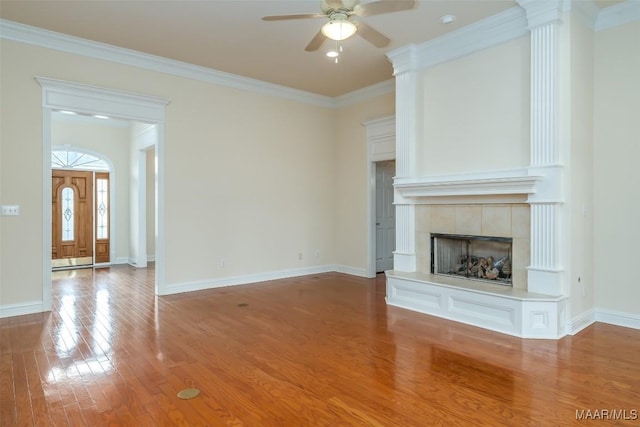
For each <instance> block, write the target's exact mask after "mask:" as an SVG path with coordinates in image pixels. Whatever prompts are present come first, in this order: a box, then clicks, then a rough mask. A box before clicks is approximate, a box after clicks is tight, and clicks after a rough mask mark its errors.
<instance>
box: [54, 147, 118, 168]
mask: <svg viewBox="0 0 640 427" xmlns="http://www.w3.org/2000/svg"><path fill="white" fill-rule="evenodd" d="M51 167H52V168H54V169H90V170H96V171H108V170H109V165H108V164H107V162H105V161H104V160H102V159H101V158H99V157H97V156H94V155H93V154H88V153H82V152H79V151H74V150H53V151H51Z"/></svg>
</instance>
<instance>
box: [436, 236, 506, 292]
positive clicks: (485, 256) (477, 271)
mask: <svg viewBox="0 0 640 427" xmlns="http://www.w3.org/2000/svg"><path fill="white" fill-rule="evenodd" d="M512 253H513V239H512V238H508V237H488V236H473V235H463V234H440V233H431V273H432V274H438V275H446V276H454V277H461V278H466V279H471V280H481V281H487V282H491V283H494V284H499V285H504V286H513V284H512V272H513V267H512V259H513V258H512V256H513V255H512Z"/></svg>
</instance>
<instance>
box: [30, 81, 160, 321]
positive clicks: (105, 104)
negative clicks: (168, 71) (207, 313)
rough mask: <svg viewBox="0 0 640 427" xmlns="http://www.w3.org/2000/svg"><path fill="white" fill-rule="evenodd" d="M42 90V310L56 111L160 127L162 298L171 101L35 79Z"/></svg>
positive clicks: (46, 300)
mask: <svg viewBox="0 0 640 427" xmlns="http://www.w3.org/2000/svg"><path fill="white" fill-rule="evenodd" d="M35 79H36V80H37V82H38V83H39V84H40V86H41V87H42V147H43V156H42V230H43V236H42V237H43V239H42V240H43V245H42V259H43V265H42V309H43V311H50V310H51V266H50V265H49V263H50V258H51V156H50V155H48V154H47V153H50V152H51V146H52V143H51V139H52V138H51V121H52V114H53V112H54V111H73V112H77V113H82V114H89V115H94V114H99V115H104V116H108V117H111V118H115V119H123V120H134V121H139V122H143V123H149V124H155V125H156V127H157V142H156V160H157V199H156V207H157V208H156V214H157V218H156V229H157V230H158V231H157V233H158V234H157V236H156V277H155V282H156V283H155V293H156V294H157V295H162V294H163V293H164V288H165V286H166V285H165V280H164V110H165V107H166V105H167V104H168V103H169V100H167V99H163V98H159V97H154V96H148V95H140V94H136V93H131V92H125V91H121V90H113V89H107V88H101V87H97V86H91V85H85V84H80V83H73V82H67V81H63V80H57V79H51V78H48V77H39V76H36V77H35Z"/></svg>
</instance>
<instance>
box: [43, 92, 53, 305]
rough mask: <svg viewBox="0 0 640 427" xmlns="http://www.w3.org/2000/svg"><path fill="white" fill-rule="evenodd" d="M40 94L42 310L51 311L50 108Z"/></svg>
mask: <svg viewBox="0 0 640 427" xmlns="http://www.w3.org/2000/svg"><path fill="white" fill-rule="evenodd" d="M44 99H45V95H44V91H43V94H42V101H43V104H42V105H43V108H42V110H43V111H42V212H43V214H42V311H51V292H52V290H51V289H52V287H51V286H52V285H51V245H52V243H51V242H52V229H51V221H53V219H52V214H51V200H52V199H51V197H52V190H51V186H52V177H51V145H52V144H51V120H52V117H51V115H52V110H51V109H48V108H44Z"/></svg>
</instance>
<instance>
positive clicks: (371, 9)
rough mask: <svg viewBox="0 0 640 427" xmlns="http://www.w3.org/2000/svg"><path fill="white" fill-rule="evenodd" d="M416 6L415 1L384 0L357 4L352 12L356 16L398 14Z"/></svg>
mask: <svg viewBox="0 0 640 427" xmlns="http://www.w3.org/2000/svg"><path fill="white" fill-rule="evenodd" d="M415 6H416V2H415V0H393V1H392V0H386V1H374V2H372V3H366V4H359V5H357V6H356V7H355V9H354V12H355V14H356V15H358V16H373V15H381V14H383V13H391V12H400V11H403V10H410V9H413V8H414V7H415Z"/></svg>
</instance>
